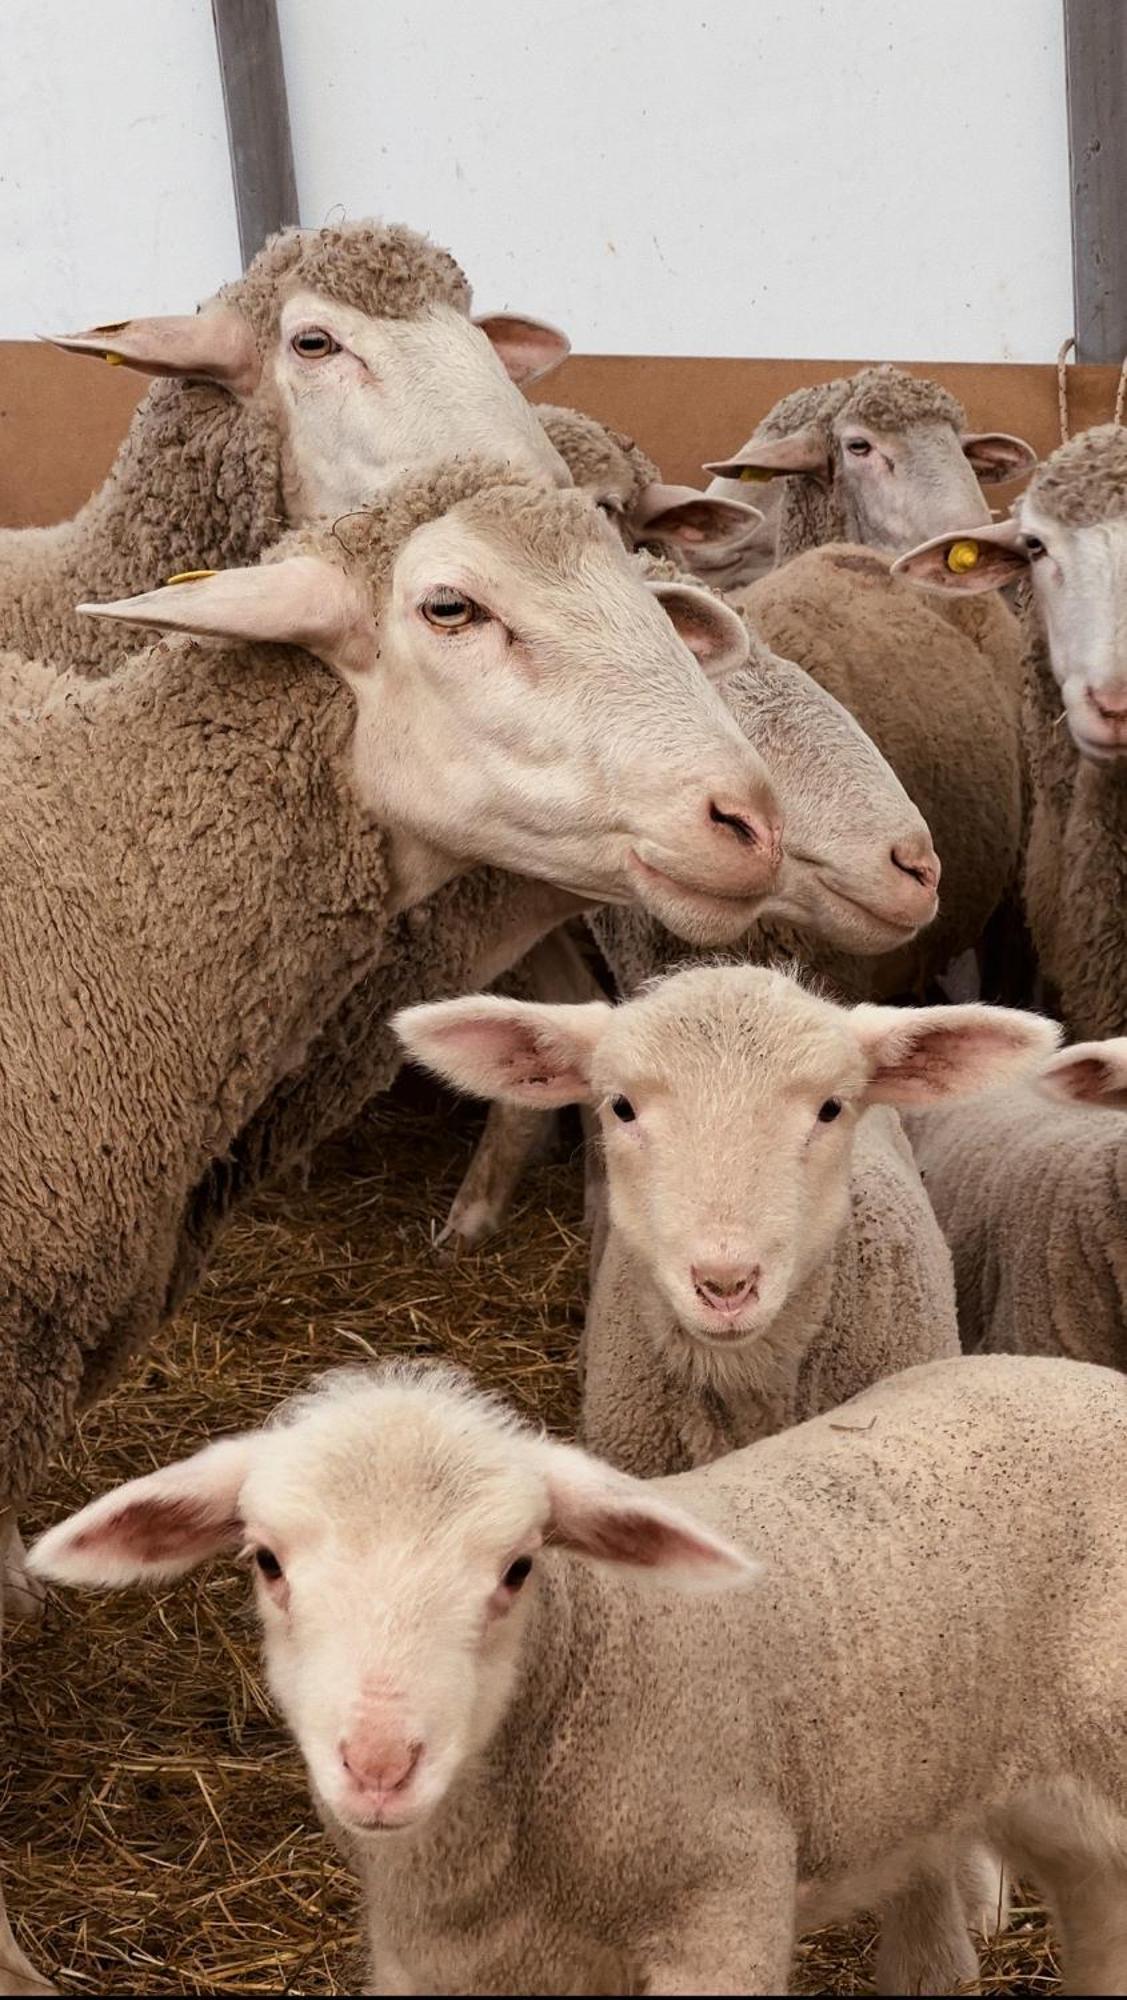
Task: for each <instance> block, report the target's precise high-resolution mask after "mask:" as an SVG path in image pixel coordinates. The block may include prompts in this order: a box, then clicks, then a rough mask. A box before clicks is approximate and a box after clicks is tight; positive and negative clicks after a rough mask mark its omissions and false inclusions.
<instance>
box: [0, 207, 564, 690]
mask: <svg viewBox="0 0 1127 2000" xmlns="http://www.w3.org/2000/svg"><path fill="white" fill-rule="evenodd" d="M469 314H470V289H469V285H468V283H467V281H466V279H465V277H464V276H463V274H462V272H461V271H460V270H459V268H458V266H457V264H456V263H455V262H454V260H453V258H452V257H451V256H449V255H448V253H447V252H446V251H445V250H440V249H438V248H437V246H436V245H435V244H433V243H430V242H428V241H427V240H426V238H425V237H422V236H417V235H416V234H415V233H414V232H413V231H412V230H409V229H404V228H400V227H393V226H388V225H384V224H380V223H375V222H354V223H346V224H342V225H340V226H338V227H334V228H328V229H316V230H301V229H288V230H284V231H282V232H281V234H280V235H278V236H275V237H272V238H271V239H270V241H269V242H268V243H267V244H266V246H265V247H264V248H263V249H262V250H261V251H260V252H259V253H258V255H257V257H255V259H254V261H253V263H252V264H251V265H250V267H249V269H248V270H247V272H246V274H245V276H243V277H242V278H240V279H237V280H236V281H235V283H233V284H230V285H227V286H225V287H224V288H223V290H222V291H221V292H220V293H219V295H218V297H217V298H216V299H214V300H212V301H211V302H210V303H209V304H208V305H206V306H205V307H204V309H203V311H202V312H201V313H199V314H194V315H185V316H184V317H180V318H178V317H175V316H173V317H170V318H166V319H134V320H125V321H123V322H122V323H121V324H120V325H115V326H102V327H93V328H91V329H90V330H89V331H88V332H86V333H83V334H71V335H66V336H63V337H62V338H61V339H60V340H59V342H58V345H59V346H61V347H64V348H67V349H69V350H70V351H72V352H74V353H78V354H95V355H101V356H105V358H106V359H107V360H110V361H118V362H121V363H123V364H124V365H125V366H126V367H130V368H137V369H139V370H140V371H141V372H142V373H144V374H149V375H155V376H165V377H171V378H173V379H171V380H165V381H158V382H157V383H156V384H155V386H154V387H153V389H152V390H151V391H150V393H149V394H148V396H147V397H146V398H145V400H144V402H143V403H142V404H141V406H140V408H139V409H138V411H137V413H136V415H135V416H134V418H133V422H132V424H131V426H130V430H129V434H128V436H127V438H126V440H125V442H124V444H123V445H122V447H121V450H120V451H119V453H118V456H117V460H116V463H115V465H114V467H113V469H112V471H111V472H110V474H109V477H108V478H107V479H106V481H105V483H104V484H103V486H102V487H101V488H100V489H99V490H98V492H96V493H95V494H94V496H93V498H92V499H91V500H89V501H88V502H87V504H86V506H85V507H83V508H82V510H81V512H80V513H78V514H77V515H76V516H75V517H74V519H73V520H71V521H67V522H64V523H63V524H62V525H60V526H58V527H53V528H25V529H16V530H8V531H6V532H4V533H0V646H10V647H13V648H15V649H16V650H17V651H19V652H22V653H25V654H29V655H42V657H43V658H44V659H45V660H46V661H48V662H49V663H50V665H51V666H52V667H69V668H72V669H73V670H75V671H77V672H81V673H84V674H91V675H100V674H104V673H107V672H109V671H111V670H112V669H113V668H114V667H115V666H116V665H117V664H118V660H119V657H120V646H119V644H118V642H117V640H116V638H115V635H114V634H113V633H112V632H108V631H106V629H105V628H104V627H100V626H98V625H95V624H91V622H90V621H89V620H83V619H81V618H79V617H78V616H77V615H76V613H75V606H76V604H78V603H79V602H80V601H81V600H83V599H88V598H102V599H109V598H120V597H125V596H130V595H132V594H133V593H135V592H138V591H143V590H148V589H151V588H152V587H153V586H154V585H156V584H159V583H163V581H164V580H165V578H166V577H168V576H171V575H173V574H176V573H179V572H182V571H186V570H194V569H198V568H230V567H233V566H237V565H240V564H246V563H252V562H255V561H257V559H258V557H259V556H260V555H261V554H262V552H263V550H264V549H265V548H266V547H267V546H268V545H269V544H270V543H272V542H274V541H276V540H277V538H278V536H279V535H280V534H281V533H282V532H283V531H284V530H285V529H286V528H287V527H288V526H293V525H296V524H300V523H302V522H306V521H310V520H312V519H314V518H316V517H317V516H319V515H333V516H336V515H342V514H348V513H350V512H352V511H353V510H354V509H356V508H360V507H364V506H366V505H367V504H368V502H369V501H370V500H371V499H372V498H374V497H375V495H376V494H378V493H379V492H381V491H383V490H384V489H386V487H387V486H388V485H389V484H390V483H391V482H392V481H393V480H394V479H396V478H397V477H399V476H400V474H402V473H404V472H406V471H409V470H411V469H413V468H417V467H419V466H421V465H424V464H426V463H428V462H429V461H431V460H438V459H441V458H455V457H458V456H460V455H462V454H463V453H470V454H472V453H475V452H477V453H480V452H486V453H488V454H489V455H491V456H493V457H495V458H498V459H500V458H506V457H507V458H508V459H509V460H510V461H511V464H512V467H513V470H514V471H515V472H516V473H517V474H518V475H520V474H523V473H525V472H528V471H533V472H539V473H540V474H542V476H544V477H545V478H547V479H549V480H552V481H556V482H558V483H561V484H563V483H566V478H567V474H566V471H565V469H564V467H563V464H562V462H561V460H560V459H559V457H558V456H557V454H556V453H555V452H554V451H553V450H552V447H551V445H550V444H549V443H548V440H547V437H546V435H545V433H544V431H543V429H542V428H541V426H540V425H539V424H537V422H536V419H535V415H534V413H533V412H532V410H531V409H530V408H529V406H528V405H527V404H526V402H525V401H524V398H523V397H522V396H521V395H520V393H519V391H518V390H517V388H516V387H515V386H514V381H510V380H509V379H507V376H506V370H507V371H508V374H509V375H511V376H512V377H514V378H515V380H516V381H531V380H532V379H534V377H535V376H537V375H540V374H543V373H544V372H545V371H546V370H547V369H549V368H551V367H553V366H555V364H556V363H557V362H558V361H560V360H562V358H563V356H564V355H565V354H566V352H567V341H566V340H565V338H564V336H563V335H562V334H559V333H557V332H555V330H554V329H552V328H550V327H543V326H541V325H539V324H538V323H537V322H535V321H532V320H526V319H520V318H515V317H511V316H508V315H495V316H494V317H492V318H487V319H484V320H480V321H478V322H476V323H475V322H473V321H472V320H471V319H470V317H469ZM491 343H492V345H491ZM499 363H503V364H504V365H503V366H502V365H499Z"/></svg>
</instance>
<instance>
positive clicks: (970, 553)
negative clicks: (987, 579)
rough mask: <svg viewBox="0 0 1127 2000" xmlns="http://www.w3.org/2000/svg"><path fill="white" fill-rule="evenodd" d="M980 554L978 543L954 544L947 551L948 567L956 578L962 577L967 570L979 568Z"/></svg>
mask: <svg viewBox="0 0 1127 2000" xmlns="http://www.w3.org/2000/svg"><path fill="white" fill-rule="evenodd" d="M980 554H981V551H980V549H979V546H978V543H977V542H952V544H951V546H950V548H949V549H948V551H947V567H948V569H949V570H953V571H954V573H955V575H956V576H962V575H963V574H964V572H965V571H966V570H968V569H977V568H978V558H979V555H980Z"/></svg>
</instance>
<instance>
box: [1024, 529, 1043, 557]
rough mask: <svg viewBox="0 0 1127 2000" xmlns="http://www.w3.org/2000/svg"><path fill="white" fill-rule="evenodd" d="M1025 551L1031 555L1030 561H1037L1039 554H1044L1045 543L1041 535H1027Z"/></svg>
mask: <svg viewBox="0 0 1127 2000" xmlns="http://www.w3.org/2000/svg"><path fill="white" fill-rule="evenodd" d="M1025 553H1026V555H1027V556H1028V557H1029V560H1030V562H1036V560H1037V558H1038V556H1043V555H1044V553H1045V544H1044V542H1043V541H1042V540H1041V538H1040V536H1039V535H1026V537H1025Z"/></svg>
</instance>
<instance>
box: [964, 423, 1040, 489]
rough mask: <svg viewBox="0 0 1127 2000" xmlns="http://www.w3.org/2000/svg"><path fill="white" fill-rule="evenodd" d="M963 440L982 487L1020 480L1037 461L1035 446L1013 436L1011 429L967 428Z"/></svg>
mask: <svg viewBox="0 0 1127 2000" xmlns="http://www.w3.org/2000/svg"><path fill="white" fill-rule="evenodd" d="M960 443H961V445H962V447H963V450H964V452H965V453H966V456H967V458H968V459H969V460H970V463H971V466H972V468H973V470H974V473H975V477H976V478H977V479H978V480H979V481H980V482H981V484H982V485H983V486H993V485H996V484H998V482H999V481H1001V480H1003V479H1020V478H1021V477H1022V474H1023V473H1026V472H1032V470H1033V467H1034V466H1035V465H1036V463H1037V453H1036V452H1035V451H1034V449H1033V446H1032V445H1031V444H1026V442H1025V439H1024V438H1019V437H1011V436H1010V433H1009V432H1008V431H964V432H963V434H962V437H961V439H960Z"/></svg>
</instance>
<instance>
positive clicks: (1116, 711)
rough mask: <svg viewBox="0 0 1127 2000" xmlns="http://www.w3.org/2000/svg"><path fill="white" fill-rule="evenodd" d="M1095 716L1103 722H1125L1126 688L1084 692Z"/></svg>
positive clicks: (1126, 714)
mask: <svg viewBox="0 0 1127 2000" xmlns="http://www.w3.org/2000/svg"><path fill="white" fill-rule="evenodd" d="M1084 692H1085V694H1086V695H1087V697H1088V700H1089V701H1090V702H1091V704H1092V707H1093V708H1094V709H1095V711H1096V714H1097V715H1102V716H1103V718H1104V721H1105V722H1124V721H1127V687H1117V688H1094V687H1088V688H1085V690H1084Z"/></svg>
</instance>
